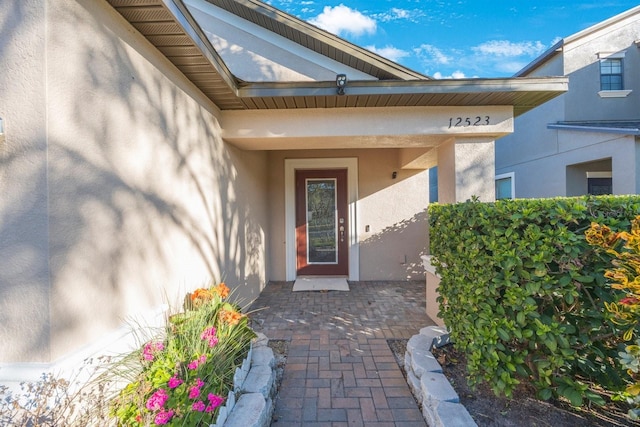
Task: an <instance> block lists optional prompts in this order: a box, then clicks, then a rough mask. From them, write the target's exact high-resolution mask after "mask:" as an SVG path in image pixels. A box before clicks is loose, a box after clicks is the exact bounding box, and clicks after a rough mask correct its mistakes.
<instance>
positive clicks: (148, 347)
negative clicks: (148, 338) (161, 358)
mask: <svg viewBox="0 0 640 427" xmlns="http://www.w3.org/2000/svg"><path fill="white" fill-rule="evenodd" d="M162 350H164V344H162V343H161V342H159V341H158V342H148V343H146V344H145V345H144V348H143V349H142V358H143V359H144V360H153V357H154V354H155V353H158V352H160V351H162Z"/></svg>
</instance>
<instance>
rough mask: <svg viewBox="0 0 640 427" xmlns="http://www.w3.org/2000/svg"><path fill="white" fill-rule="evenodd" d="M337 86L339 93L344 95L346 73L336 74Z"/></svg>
mask: <svg viewBox="0 0 640 427" xmlns="http://www.w3.org/2000/svg"><path fill="white" fill-rule="evenodd" d="M336 86H337V87H338V95H344V88H345V86H347V75H346V74H338V75H337V76H336Z"/></svg>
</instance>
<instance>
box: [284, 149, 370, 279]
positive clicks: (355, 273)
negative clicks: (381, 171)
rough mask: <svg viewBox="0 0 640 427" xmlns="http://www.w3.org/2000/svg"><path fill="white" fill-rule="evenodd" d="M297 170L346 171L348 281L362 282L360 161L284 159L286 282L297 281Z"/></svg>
mask: <svg viewBox="0 0 640 427" xmlns="http://www.w3.org/2000/svg"><path fill="white" fill-rule="evenodd" d="M296 169H347V193H348V211H349V280H353V281H357V280H360V246H359V243H358V233H357V230H358V229H357V223H358V218H357V214H358V211H357V209H356V205H357V203H358V159H357V158H356V157H345V158H335V159H334V158H328V159H285V161H284V211H285V215H284V216H285V220H284V222H285V274H286V280H287V281H293V280H295V279H296V227H295V224H296V205H295V178H296V177H295V171H296Z"/></svg>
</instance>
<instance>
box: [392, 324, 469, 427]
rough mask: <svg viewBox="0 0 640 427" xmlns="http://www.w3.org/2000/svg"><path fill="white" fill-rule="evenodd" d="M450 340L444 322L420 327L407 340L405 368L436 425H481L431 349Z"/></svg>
mask: <svg viewBox="0 0 640 427" xmlns="http://www.w3.org/2000/svg"><path fill="white" fill-rule="evenodd" d="M448 343H449V332H448V331H447V330H446V329H445V328H443V327H440V326H427V327H426V328H422V329H420V333H419V334H418V335H414V336H412V337H411V339H409V342H408V343H407V351H406V353H405V356H404V368H405V371H406V373H407V382H408V383H409V387H410V388H411V391H412V392H413V394H414V396H415V398H416V400H417V401H418V402H419V403H420V404H421V407H422V415H423V417H424V419H425V421H426V422H427V425H429V426H432V427H452V426H455V427H473V426H475V427H477V424H476V422H475V421H474V420H473V418H471V415H470V414H469V412H468V411H467V409H466V408H465V407H464V406H463V405H462V404H461V403H460V398H459V396H458V394H457V393H456V391H455V390H454V389H453V387H452V386H451V384H450V383H449V380H448V379H447V378H446V377H445V376H444V374H443V373H442V366H440V364H439V363H438V361H437V360H436V358H435V357H434V356H433V354H432V353H431V350H432V349H433V348H434V347H442V346H443V345H446V344H448Z"/></svg>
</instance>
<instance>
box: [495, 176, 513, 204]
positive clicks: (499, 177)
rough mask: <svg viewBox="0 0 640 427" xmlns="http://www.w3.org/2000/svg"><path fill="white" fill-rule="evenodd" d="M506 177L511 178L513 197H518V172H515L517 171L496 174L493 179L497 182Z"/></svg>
mask: <svg viewBox="0 0 640 427" xmlns="http://www.w3.org/2000/svg"><path fill="white" fill-rule="evenodd" d="M506 178H511V198H512V199H515V198H516V174H515V172H507V173H502V174H500V175H496V176H495V178H494V179H493V182H494V183H495V182H496V181H497V180H499V179H506Z"/></svg>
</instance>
